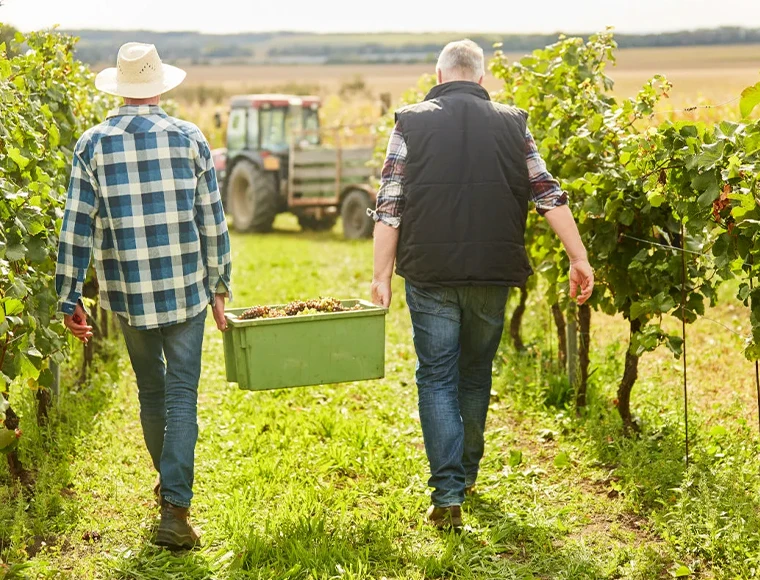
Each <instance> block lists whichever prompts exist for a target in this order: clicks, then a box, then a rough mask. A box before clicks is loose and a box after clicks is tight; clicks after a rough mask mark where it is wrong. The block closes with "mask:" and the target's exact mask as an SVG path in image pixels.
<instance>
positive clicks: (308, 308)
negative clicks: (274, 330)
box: [238, 298, 362, 320]
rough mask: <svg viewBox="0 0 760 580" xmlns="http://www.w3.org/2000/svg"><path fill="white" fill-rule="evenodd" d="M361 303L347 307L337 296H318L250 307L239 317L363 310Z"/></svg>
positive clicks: (278, 316) (250, 317) (271, 316)
mask: <svg viewBox="0 0 760 580" xmlns="http://www.w3.org/2000/svg"><path fill="white" fill-rule="evenodd" d="M361 309H362V307H361V305H359V304H357V305H356V306H352V307H351V308H346V307H345V306H343V304H341V302H340V300H338V299H337V298H318V299H311V300H307V301H305V302H304V301H303V300H294V301H293V302H289V303H288V304H286V305H285V306H283V307H281V308H270V307H269V306H254V307H252V308H249V309H248V310H246V311H245V312H243V314H241V315H240V316H239V317H238V318H239V319H240V320H253V319H256V318H283V317H285V316H298V315H299V314H301V315H305V314H317V313H319V312H346V311H349V310H361Z"/></svg>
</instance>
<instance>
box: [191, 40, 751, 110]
mask: <svg viewBox="0 0 760 580" xmlns="http://www.w3.org/2000/svg"><path fill="white" fill-rule="evenodd" d="M521 56H522V55H520V54H511V55H510V58H520V57H521ZM431 69H432V66H431V65H428V64H382V65H321V66H320V65H272V66H266V65H261V66H239V65H219V66H190V67H187V70H188V81H187V84H188V85H191V86H192V85H206V86H209V87H224V88H225V89H227V90H229V91H231V92H234V91H239V90H246V89H248V88H251V87H262V88H263V87H278V86H282V85H285V84H288V83H298V84H302V85H317V86H319V88H320V92H321V93H323V94H331V93H333V92H335V91H337V90H338V89H339V88H340V87H341V85H342V84H344V83H346V82H350V81H352V80H354V79H355V78H356V77H358V76H360V77H362V78H363V79H364V81H365V83H366V84H367V87H368V89H369V90H370V91H372V92H373V93H375V94H377V93H381V92H390V93H391V94H392V95H393V96H394V97H397V96H398V95H399V94H401V92H403V91H404V90H405V89H407V88H408V87H410V86H412V85H413V84H414V83H415V82H416V81H417V79H418V78H419V77H420V75H422V74H424V73H428V72H432V70H431ZM657 73H661V74H665V75H666V76H667V77H668V78H669V79H670V80H671V81H672V82H673V84H674V89H673V101H674V102H678V103H682V102H689V103H691V102H696V101H697V100H698V99H699V98H700V97H701V98H704V99H707V100H709V101H712V102H721V101H722V100H726V99H727V98H732V97H733V96H736V95H738V94H739V92H740V91H741V89H743V88H744V87H746V86H748V85H750V84H753V83H755V82H757V81H758V80H760V77H759V76H758V73H760V45H744V46H718V47H683V48H681V47H679V48H641V49H639V48H635V49H625V50H620V51H619V52H618V65H617V66H616V67H615V68H613V69H611V70H610V75H611V76H612V78H613V79H615V81H616V83H617V84H616V92H617V93H618V94H620V95H622V96H630V95H633V94H635V92H636V91H637V89H638V87H640V86H641V84H642V83H643V82H645V81H646V80H647V79H648V78H649V77H651V76H652V75H654V74H657ZM486 86H487V88H489V89H491V90H495V89H498V88H499V85H498V81H496V79H494V78H491V77H488V78H487V80H486Z"/></svg>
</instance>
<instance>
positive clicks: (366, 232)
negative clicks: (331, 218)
mask: <svg viewBox="0 0 760 580" xmlns="http://www.w3.org/2000/svg"><path fill="white" fill-rule="evenodd" d="M368 209H372V199H371V198H370V196H369V194H368V193H367V192H366V191H362V190H360V189H355V190H353V191H351V192H350V193H349V194H348V195H347V196H346V197H345V199H344V200H343V206H342V207H341V210H340V217H341V218H342V219H343V237H344V238H346V239H347V240H358V239H360V238H371V237H372V230H373V229H374V226H375V222H374V221H373V220H372V218H371V217H369V216H368V215H367V210H368Z"/></svg>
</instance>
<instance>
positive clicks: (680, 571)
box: [673, 564, 692, 578]
mask: <svg viewBox="0 0 760 580" xmlns="http://www.w3.org/2000/svg"><path fill="white" fill-rule="evenodd" d="M673 575H674V576H675V577H676V578H685V577H686V576H691V575H692V571H691V570H689V569H688V568H687V567H686V566H684V565H683V564H681V565H680V566H679V567H678V568H676V569H675V570H674V571H673Z"/></svg>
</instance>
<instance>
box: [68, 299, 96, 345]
mask: <svg viewBox="0 0 760 580" xmlns="http://www.w3.org/2000/svg"><path fill="white" fill-rule="evenodd" d="M63 323H64V324H65V325H66V328H68V329H69V330H70V331H71V334H73V335H74V336H75V337H76V338H77V339H79V340H81V341H82V342H83V343H85V344H87V342H88V341H89V340H90V339H91V338H92V326H87V313H86V312H85V311H84V308H82V305H81V304H77V306H76V308H75V309H74V314H72V315H71V316H69V315H68V314H64V316H63Z"/></svg>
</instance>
